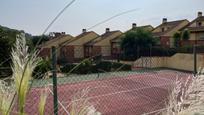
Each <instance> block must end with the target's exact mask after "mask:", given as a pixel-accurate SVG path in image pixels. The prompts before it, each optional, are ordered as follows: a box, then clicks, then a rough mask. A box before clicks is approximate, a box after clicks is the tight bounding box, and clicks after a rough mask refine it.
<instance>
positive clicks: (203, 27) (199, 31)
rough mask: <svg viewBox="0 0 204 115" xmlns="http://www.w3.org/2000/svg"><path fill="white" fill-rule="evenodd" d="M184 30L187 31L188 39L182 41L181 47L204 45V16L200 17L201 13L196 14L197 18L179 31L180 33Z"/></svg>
mask: <svg viewBox="0 0 204 115" xmlns="http://www.w3.org/2000/svg"><path fill="white" fill-rule="evenodd" d="M185 30H187V31H189V33H190V39H189V40H182V41H181V45H194V44H198V45H204V16H203V15H202V12H198V16H197V18H196V19H194V20H193V21H191V22H190V23H189V24H188V25H186V26H185V27H184V28H182V29H181V30H180V31H181V32H182V31H185Z"/></svg>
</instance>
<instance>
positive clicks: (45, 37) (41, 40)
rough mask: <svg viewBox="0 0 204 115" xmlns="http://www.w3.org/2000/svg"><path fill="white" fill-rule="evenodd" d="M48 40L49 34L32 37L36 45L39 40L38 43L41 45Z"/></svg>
mask: <svg viewBox="0 0 204 115" xmlns="http://www.w3.org/2000/svg"><path fill="white" fill-rule="evenodd" d="M48 40H49V36H48V35H41V36H33V37H32V42H33V45H34V46H36V45H37V43H38V42H39V43H38V45H39V44H42V43H44V42H46V41H48Z"/></svg>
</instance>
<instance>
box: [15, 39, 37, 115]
mask: <svg viewBox="0 0 204 115" xmlns="http://www.w3.org/2000/svg"><path fill="white" fill-rule="evenodd" d="M11 54H12V62H13V64H12V70H13V75H12V78H13V79H14V82H15V88H16V91H17V97H18V109H19V114H20V115H24V114H25V111H24V107H25V101H26V96H27V93H28V91H29V87H30V86H29V81H30V80H31V78H32V73H33V70H34V69H35V67H36V66H37V64H38V62H39V58H37V52H34V53H33V54H29V53H28V46H26V39H25V36H23V35H20V36H18V38H17V40H16V44H15V46H14V48H13V49H12V53H11Z"/></svg>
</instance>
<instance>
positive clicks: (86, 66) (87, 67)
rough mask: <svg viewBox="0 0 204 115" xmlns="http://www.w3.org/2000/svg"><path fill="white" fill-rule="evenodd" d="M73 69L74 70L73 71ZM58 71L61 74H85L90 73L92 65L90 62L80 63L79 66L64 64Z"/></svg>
mask: <svg viewBox="0 0 204 115" xmlns="http://www.w3.org/2000/svg"><path fill="white" fill-rule="evenodd" d="M75 67H76V68H75ZM73 68H75V69H74V70H73ZM60 70H61V72H63V73H69V72H71V73H76V74H87V73H92V71H93V65H92V62H91V61H90V60H86V61H84V62H82V63H80V65H78V64H66V65H64V66H63V67H62V68H60ZM71 70H73V71H71Z"/></svg>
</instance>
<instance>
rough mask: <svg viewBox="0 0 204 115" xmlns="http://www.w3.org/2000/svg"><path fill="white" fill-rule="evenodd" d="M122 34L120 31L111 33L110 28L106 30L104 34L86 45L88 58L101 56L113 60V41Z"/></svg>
mask: <svg viewBox="0 0 204 115" xmlns="http://www.w3.org/2000/svg"><path fill="white" fill-rule="evenodd" d="M121 34H122V32H120V31H110V30H109V28H106V32H105V33H104V34H102V35H101V36H99V37H97V38H95V39H93V40H92V41H90V42H88V43H87V44H85V45H84V48H85V53H86V54H85V55H86V57H94V56H98V55H101V56H102V57H103V58H106V59H109V58H111V40H112V39H114V38H116V37H118V36H120V35H121Z"/></svg>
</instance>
